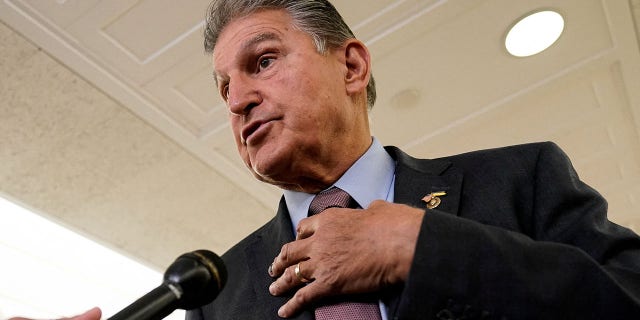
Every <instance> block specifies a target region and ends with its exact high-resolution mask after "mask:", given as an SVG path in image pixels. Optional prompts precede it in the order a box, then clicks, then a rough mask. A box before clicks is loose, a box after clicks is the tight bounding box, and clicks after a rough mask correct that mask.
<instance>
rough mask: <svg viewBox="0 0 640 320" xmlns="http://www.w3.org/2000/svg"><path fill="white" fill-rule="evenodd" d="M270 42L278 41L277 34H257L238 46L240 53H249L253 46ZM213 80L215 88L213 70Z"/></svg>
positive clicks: (216, 80) (216, 76) (215, 74)
mask: <svg viewBox="0 0 640 320" xmlns="http://www.w3.org/2000/svg"><path fill="white" fill-rule="evenodd" d="M270 40H280V36H278V34H276V33H274V32H263V33H260V34H257V35H256V36H254V37H252V38H251V39H249V40H247V41H245V42H244V43H242V45H241V46H240V52H246V51H249V50H251V49H253V48H254V47H255V46H257V45H258V44H260V43H262V42H264V41H270ZM213 79H214V80H215V82H216V87H217V86H218V74H217V73H216V71H215V70H214V71H213Z"/></svg>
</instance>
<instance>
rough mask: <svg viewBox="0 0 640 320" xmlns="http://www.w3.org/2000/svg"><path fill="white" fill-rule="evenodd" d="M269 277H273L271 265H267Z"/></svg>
mask: <svg viewBox="0 0 640 320" xmlns="http://www.w3.org/2000/svg"><path fill="white" fill-rule="evenodd" d="M268 272H269V275H270V276H272V277H273V263H272V264H270V265H269V270H268Z"/></svg>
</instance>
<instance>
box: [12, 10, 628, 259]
mask: <svg viewBox="0 0 640 320" xmlns="http://www.w3.org/2000/svg"><path fill="white" fill-rule="evenodd" d="M208 2H209V1H208V0H192V1H171V0H122V1H98V0H68V1H64V0H58V1H39V0H3V1H1V2H0V19H1V20H2V22H3V23H4V24H6V25H7V26H8V27H10V28H11V29H13V30H14V31H11V30H9V31H6V33H7V35H6V36H5V39H13V40H11V41H16V43H18V44H19V45H20V46H24V47H23V48H24V49H21V50H22V51H20V52H18V53H15V55H14V56H15V57H14V58H11V59H14V60H8V59H9V58H6V57H5V59H7V60H4V61H3V63H5V64H6V65H5V66H4V67H3V70H5V72H8V74H9V76H8V77H6V78H5V80H3V81H5V82H6V83H5V88H7V87H11V88H15V90H17V91H20V90H22V89H20V88H22V87H23V86H24V84H25V83H35V82H38V81H42V77H47V76H49V75H47V72H44V73H38V72H37V71H34V72H32V73H34V74H32V75H31V77H32V78H28V79H29V81H26V82H19V81H18V80H20V79H22V78H20V79H18V78H17V77H16V76H15V75H17V74H20V70H22V69H24V68H37V67H38V65H39V64H37V63H36V64H33V63H26V62H24V61H23V60H24V59H22V60H21V57H22V56H23V55H25V52H27V53H29V54H31V55H33V56H34V57H35V56H38V55H39V53H38V52H37V49H38V48H42V49H43V50H44V51H45V52H46V53H45V54H46V56H48V57H53V59H54V60H53V61H49V60H46V59H47V58H46V57H40V58H39V59H40V60H34V61H45V60H46V61H48V62H47V63H51V64H58V65H59V66H58V67H61V68H68V69H69V70H71V72H72V74H70V75H66V74H65V76H61V78H62V79H63V80H64V81H70V83H71V82H72V83H74V84H75V85H77V86H83V83H84V82H85V81H86V83H87V86H88V88H85V87H82V89H78V87H74V88H75V89H73V90H71V89H70V90H71V91H73V92H70V93H69V92H62V91H64V90H62V91H61V90H58V91H55V92H51V94H52V95H61V96H64V95H66V94H68V95H69V97H68V98H66V99H67V100H64V101H65V102H64V103H60V104H57V106H58V107H56V108H54V109H46V111H45V110H44V109H38V108H37V107H33V109H30V112H26V111H25V112H24V113H21V112H19V111H16V110H17V109H16V108H23V110H26V109H28V107H27V106H28V105H30V104H29V103H30V102H29V101H26V102H25V101H23V100H24V99H23V100H20V101H18V102H15V103H13V102H12V103H10V102H7V101H14V100H7V99H4V101H5V102H4V105H3V106H2V108H3V109H5V110H4V111H5V112H8V113H12V114H13V115H14V116H15V117H13V118H11V117H7V116H6V115H3V117H4V118H3V119H7V120H2V121H7V123H8V124H13V125H14V126H16V127H17V126H18V125H17V124H18V123H19V125H20V126H21V128H22V127H24V126H26V127H28V128H30V129H29V130H31V132H34V131H38V130H42V128H41V127H38V126H39V125H40V124H41V123H40V122H38V121H37V119H40V118H42V119H45V118H46V119H47V121H49V120H50V119H59V121H60V122H59V124H58V125H59V127H60V128H58V129H59V130H60V131H59V133H60V134H61V135H67V133H68V132H73V130H78V132H79V134H78V135H73V134H71V135H70V137H69V140H68V141H65V142H64V144H63V146H62V149H69V148H71V149H69V150H68V153H73V156H69V154H67V155H63V156H61V158H60V159H61V160H60V161H59V162H58V163H55V161H49V160H50V159H49V157H46V158H47V160H42V157H43V156H44V155H47V154H50V152H57V151H58V150H59V148H51V147H50V146H48V145H47V146H45V144H46V143H45V142H43V140H37V139H35V140H37V141H39V142H37V143H34V145H33V146H34V147H36V148H42V150H45V151H46V152H45V151H42V153H36V154H37V155H31V156H30V157H28V156H25V154H27V153H25V152H21V151H20V152H19V151H16V148H18V149H19V146H18V145H17V144H10V145H9V146H5V147H6V148H14V149H12V150H14V151H12V152H5V153H4V156H5V157H6V158H4V160H6V161H5V162H6V163H9V164H11V165H5V166H4V170H5V171H4V173H3V174H0V178H1V179H3V180H1V179H0V183H2V185H0V187H2V191H4V192H5V193H7V194H9V195H10V196H12V197H14V198H16V199H18V200H20V201H23V202H25V203H27V204H28V205H31V206H34V207H36V208H37V209H38V210H40V211H44V212H45V214H48V215H50V216H52V217H54V218H57V219H60V220H62V221H64V222H65V223H66V224H69V225H72V226H74V227H75V228H77V229H80V230H82V231H83V232H86V233H88V234H90V235H93V236H94V237H97V238H99V239H101V240H102V241H104V242H107V243H109V244H111V245H112V246H115V247H117V248H120V249H122V250H123V251H126V252H128V253H130V254H132V255H134V256H137V257H138V258H139V259H141V260H144V261H147V262H150V263H152V264H154V265H156V266H162V265H166V264H167V263H168V261H169V260H170V259H171V258H173V257H175V256H176V255H177V253H179V252H180V251H179V250H183V249H184V248H185V247H187V248H188V245H193V244H196V245H201V244H202V245H206V246H208V247H210V248H211V249H214V250H216V251H218V252H220V253H221V252H222V251H224V250H226V249H227V248H228V247H229V246H230V245H231V244H233V243H234V242H236V241H237V240H239V239H240V238H242V237H243V236H244V235H245V234H246V233H247V232H249V231H250V230H252V229H253V228H255V227H256V226H258V225H260V224H261V223H263V222H264V221H265V220H266V219H268V218H269V217H270V216H272V215H273V211H272V210H273V209H274V208H275V205H276V202H277V201H278V198H279V195H280V191H279V190H277V189H275V188H273V187H271V186H266V185H263V184H260V183H258V182H256V181H254V180H253V178H252V177H251V176H250V175H249V174H248V172H247V170H246V169H245V168H244V166H243V165H242V163H241V162H240V161H239V159H238V157H237V156H236V153H235V146H234V145H233V143H232V140H231V136H230V134H229V129H228V127H227V124H226V111H225V107H224V106H223V105H222V104H221V101H220V100H219V98H218V97H217V96H216V90H215V89H214V88H213V82H212V77H211V70H212V69H211V62H210V57H208V56H206V55H205V54H204V53H203V48H202V36H201V33H202V29H203V24H202V21H203V17H204V11H205V8H206V7H207V5H208ZM334 4H335V5H336V7H338V9H339V11H341V12H342V13H343V15H344V17H345V19H346V20H347V22H348V23H349V24H350V25H351V26H352V28H353V30H354V32H355V33H356V35H357V36H358V37H359V38H360V39H362V40H363V41H364V42H365V43H367V45H368V46H369V47H370V49H371V51H372V55H373V71H374V75H375V77H376V80H377V84H378V97H379V99H378V103H377V105H376V106H375V107H374V109H373V111H372V114H371V117H372V121H373V130H374V134H375V135H376V136H377V137H378V138H379V139H380V140H381V141H382V142H383V143H384V144H394V145H397V146H400V147H401V148H403V149H405V150H406V151H408V152H409V153H410V154H413V155H415V156H419V157H430V158H432V157H438V156H442V155H447V154H452V153H460V152H464V151H469V150H473V149H480V148H487V147H496V146H502V145H508V144H516V143H524V142H530V141H541V140H552V141H555V142H556V143H558V144H559V145H560V146H561V147H563V148H564V149H565V151H567V153H568V154H569V155H570V157H571V158H572V159H573V161H574V165H575V166H576V168H577V170H578V172H579V174H580V175H581V177H582V178H583V179H584V180H585V181H587V182H588V183H589V184H591V185H593V186H595V187H596V188H597V189H598V190H600V191H601V192H602V193H603V194H604V195H605V196H606V197H607V198H608V199H609V201H610V211H611V214H610V217H611V219H613V220H614V221H616V222H618V223H620V224H623V225H626V226H629V227H632V228H634V229H635V230H636V231H637V230H640V213H638V209H639V208H640V203H639V202H640V90H638V88H640V51H639V41H638V39H639V38H638V27H637V25H638V19H639V16H640V1H638V0H630V1H627V0H566V1H551V0H547V1H544V0H537V1H533V0H530V1H512V0H485V1H464V0H422V1H420V0H376V1H370V0H340V1H334ZM540 9H554V10H556V11H558V12H559V13H561V14H562V15H563V16H564V17H565V21H566V27H565V31H564V33H563V35H562V36H561V38H560V39H559V41H558V42H557V43H556V44H555V45H553V46H552V47H551V48H550V49H549V50H547V51H545V52H543V53H541V54H539V55H536V56H533V57H529V58H515V57H512V56H509V55H508V54H507V53H506V51H505V50H504V48H503V46H502V42H503V38H504V36H505V35H506V32H507V29H508V28H509V27H510V26H511V25H512V24H513V23H514V22H515V21H516V20H517V19H518V18H520V17H522V16H524V15H525V14H527V13H531V12H533V11H537V10H540ZM634 15H635V22H634ZM13 32H17V33H15V34H14V33H13ZM22 37H24V39H26V40H28V41H24V39H22ZM28 42H30V44H29V43H28ZM18 44H16V45H13V44H12V45H6V47H5V48H4V49H3V50H14V49H15V48H18V47H19V45H18ZM3 54H4V52H3ZM31 62H33V61H31ZM41 63H44V62H41ZM9 64H12V65H19V66H20V68H16V67H11V66H10V65H9ZM47 68H53V67H47ZM7 70H8V71H7ZM56 70H57V69H56ZM60 72H62V73H64V72H63V71H60ZM20 81H25V80H24V79H22V80H20ZM19 83H22V84H23V85H19ZM11 84H14V86H11ZM56 86H59V84H51V83H44V84H42V85H40V86H39V90H48V89H47V87H51V88H55V87H56ZM51 88H49V89H51ZM95 88H97V89H98V90H97V91H98V92H103V93H104V94H105V95H106V98H105V99H107V100H112V101H113V102H114V103H115V104H116V105H117V106H116V107H110V108H124V109H125V110H128V112H129V111H130V112H131V113H133V114H135V115H136V116H137V117H130V116H129V115H127V114H123V113H122V111H113V110H116V109H109V110H111V111H104V110H106V109H104V108H102V107H101V108H97V107H95V104H94V102H95V101H96V100H100V101H102V99H103V98H102V97H95V96H91V97H89V98H87V97H85V96H84V95H88V94H89V93H87V92H92V91H91V90H95ZM7 92H8V91H7ZM7 92H5V94H7ZM34 92H35V91H34ZM34 92H31V93H25V95H27V96H30V97H32V96H33V95H34V94H35V95H38V94H42V93H34ZM96 95H99V94H96ZM39 97H40V98H42V96H39ZM47 97H48V96H47ZM31 99H32V100H34V101H31V103H34V104H35V105H36V106H37V105H38V102H39V100H37V99H35V98H31ZM53 100H55V99H53ZM51 103H53V104H55V101H54V102H51ZM105 103H107V102H105ZM69 104H75V106H74V107H73V108H75V109H73V112H71V111H69V110H70V108H72V107H71V106H69ZM107 104H108V103H107ZM100 105H101V106H102V105H104V104H102V102H101V104H100ZM89 106H91V107H92V108H95V109H90V110H89V109H86V108H88V107H89ZM25 108H26V109H25ZM82 108H85V109H83V110H80V109H82ZM21 110H22V109H21ZM60 110H62V111H63V112H67V111H68V112H70V113H69V114H68V116H64V117H61V116H60V112H61V111H60ZM34 112H35V113H36V114H37V115H34ZM101 112H105V113H101ZM74 117H75V118H74ZM8 119H13V120H8ZM34 119H35V120H34ZM140 120H141V122H142V123H143V125H141V124H138V123H136V124H133V121H140ZM10 121H13V122H11V123H9V122H10ZM39 123H40V124H39ZM125 123H126V124H125ZM144 125H150V126H151V127H152V128H154V129H153V130H151V131H154V130H157V131H156V132H155V133H153V132H151V131H149V130H148V129H147V128H145V127H144ZM78 126H80V127H82V129H78ZM96 128H100V130H102V131H100V132H102V133H103V134H105V135H106V136H105V137H103V138H102V139H100V140H96V139H87V140H82V139H85V136H84V135H82V134H81V133H87V132H92V131H90V130H96ZM56 132H57V131H56ZM54 133H55V132H54ZM157 133H159V136H166V137H168V141H170V142H167V141H165V140H162V139H164V138H165V137H162V138H157V137H154V138H153V139H157V140H152V139H151V138H148V137H149V135H153V134H157ZM7 134H11V133H7ZM141 137H144V139H143V138H141ZM33 141H34V139H31V140H29V142H33ZM80 141H82V142H80ZM150 141H152V142H153V141H157V143H150ZM5 143H10V142H5ZM57 143H61V144H62V142H57ZM172 143H175V144H177V145H173V144H172ZM69 145H71V147H69ZM74 145H79V146H78V147H77V148H75V149H74V147H73V146H74ZM6 148H5V149H6ZM105 149H107V150H108V151H109V153H107V154H102V153H101V152H104V151H105ZM185 150H186V152H187V155H183V154H182V152H184V151H185ZM1 154H2V152H0V155H1ZM112 154H119V155H121V157H119V158H113V160H111V159H112V158H111V155H112ZM188 154H191V155H193V156H194V157H195V158H194V159H197V160H194V159H192V158H190V156H189V155H188ZM145 156H149V158H148V159H147V158H145ZM25 157H26V158H28V159H30V161H32V162H33V163H32V164H31V165H27V164H26V163H30V162H29V161H26V160H25ZM52 158H55V157H52ZM123 158H126V159H127V160H126V161H125V160H123ZM36 159H37V160H36ZM158 159H160V160H158ZM69 161H71V162H69ZM74 161H75V162H74ZM52 162H53V164H52ZM70 163H71V164H70ZM186 163H188V164H186ZM203 163H204V164H205V165H202V164H203ZM43 166H45V167H47V168H49V170H48V171H46V172H43V173H42V174H43V176H46V177H49V178H50V179H59V180H60V181H63V180H64V181H69V180H68V176H83V174H85V173H86V175H84V176H86V178H77V179H78V180H73V181H82V183H79V182H76V184H78V185H82V186H84V187H78V188H77V189H74V188H73V186H71V187H69V186H66V185H63V186H59V187H58V188H57V189H56V188H53V187H51V188H48V189H45V190H44V191H46V193H47V194H49V196H48V197H47V199H48V200H47V201H44V200H38V199H40V198H38V196H36V195H33V193H34V192H33V187H32V186H33V185H37V181H38V179H39V178H38V177H39V176H38V175H35V176H34V177H33V179H34V181H33V182H31V183H32V184H26V183H25V182H24V179H23V178H24V175H29V176H32V175H33V172H37V170H42V169H41V168H43ZM16 168H18V169H20V170H23V176H19V175H17V173H16V172H20V170H17V169H16ZM61 168H65V169H64V170H63V169H61ZM79 168H83V169H85V170H84V171H74V170H80V169H79ZM194 168H197V169H194ZM65 170H67V171H65ZM194 170H197V171H194ZM51 172H57V174H58V175H62V173H60V172H66V173H65V177H64V178H62V177H59V176H58V177H57V178H56V177H54V178H51V175H52V173H51ZM96 172H98V175H99V176H101V177H104V176H109V183H106V182H105V184H104V185H101V184H99V183H96V181H97V180H96V179H95V178H94V177H93V176H92V174H96ZM0 173H2V172H0ZM84 176H83V177H84ZM92 177H93V178H92ZM131 177H136V178H135V179H133V178H131ZM205 178H206V179H208V180H206V179H205ZM20 179H23V180H20ZM65 179H66V180H65ZM83 179H85V180H83ZM203 179H205V180H203ZM17 181H20V182H17ZM11 182H14V184H11ZM15 184H21V185H24V186H23V187H22V188H15V187H14V185H15ZM112 184H115V185H116V187H113V186H112ZM110 186H111V187H110ZM60 189H64V190H70V192H71V191H74V190H76V192H77V193H76V194H72V193H64V194H63V193H61V192H60ZM88 189H91V190H90V192H89V191H87V190H88ZM115 189H117V190H118V192H113V194H110V193H109V192H107V191H112V190H115ZM141 190H144V192H142V191H141ZM88 192H89V193H88ZM203 193H206V195H203ZM211 193H215V194H214V195H212V194H211ZM105 194H106V195H105ZM66 197H68V198H69V199H67V200H59V199H60V198H65V199H66ZM143 198H144V199H145V200H142V199H143ZM51 199H54V200H51ZM55 199H58V200H55ZM105 199H108V200H105ZM73 200H76V201H80V202H82V204H74V205H70V204H67V205H60V203H62V202H64V201H68V202H69V203H70V202H72V201H73ZM65 203H66V202H65ZM185 211H187V212H185ZM204 221H206V223H205V222H204ZM174 242H175V243H180V244H181V245H173V244H171V243H174Z"/></svg>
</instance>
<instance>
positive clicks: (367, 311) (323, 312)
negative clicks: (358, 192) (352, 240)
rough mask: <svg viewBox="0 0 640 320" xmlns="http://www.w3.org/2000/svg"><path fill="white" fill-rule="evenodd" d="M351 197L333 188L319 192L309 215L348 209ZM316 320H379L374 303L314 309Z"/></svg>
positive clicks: (355, 303)
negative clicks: (333, 208) (335, 208)
mask: <svg viewBox="0 0 640 320" xmlns="http://www.w3.org/2000/svg"><path fill="white" fill-rule="evenodd" d="M350 202H351V196H350V195H349V194H348V193H347V192H345V191H344V190H342V189H340V188H337V187H333V188H331V189H329V190H326V191H323V192H320V193H318V194H317V195H316V197H315V198H313V200H312V201H311V205H310V206H309V215H310V216H312V215H314V214H317V213H320V212H322V211H324V210H325V209H327V208H332V207H339V208H348V207H349V203H350ZM315 313H316V320H381V319H382V318H381V317H380V308H379V307H378V304H377V303H374V302H368V303H365V302H339V303H337V304H330V305H324V306H320V307H318V308H316V311H315Z"/></svg>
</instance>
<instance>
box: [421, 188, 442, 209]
mask: <svg viewBox="0 0 640 320" xmlns="http://www.w3.org/2000/svg"><path fill="white" fill-rule="evenodd" d="M446 195H447V193H446V192H444V191H436V192H431V193H429V194H428V195H426V196H424V198H422V201H424V202H425V203H426V204H427V209H433V208H436V207H438V206H439V205H440V202H442V200H440V197H442V196H446Z"/></svg>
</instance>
